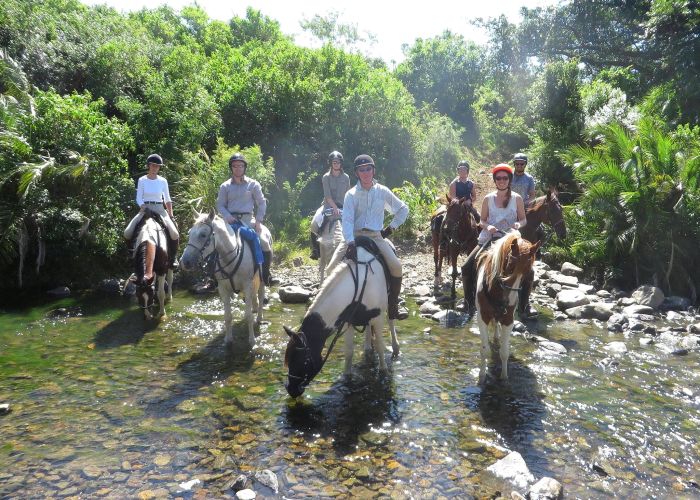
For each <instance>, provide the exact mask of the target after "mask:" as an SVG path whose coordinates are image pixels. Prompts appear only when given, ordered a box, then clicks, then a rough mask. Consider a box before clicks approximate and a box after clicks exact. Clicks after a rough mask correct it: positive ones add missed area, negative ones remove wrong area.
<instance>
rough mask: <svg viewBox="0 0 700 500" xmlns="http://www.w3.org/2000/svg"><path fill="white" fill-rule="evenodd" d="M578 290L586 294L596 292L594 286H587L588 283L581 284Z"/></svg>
mask: <svg viewBox="0 0 700 500" xmlns="http://www.w3.org/2000/svg"><path fill="white" fill-rule="evenodd" d="M578 289H579V290H581V291H582V292H583V293H585V294H589V293H593V292H594V291H595V287H594V286H593V285H587V284H586V283H579V284H578ZM596 298H597V296H596Z"/></svg>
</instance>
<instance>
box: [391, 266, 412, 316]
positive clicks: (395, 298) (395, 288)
mask: <svg viewBox="0 0 700 500" xmlns="http://www.w3.org/2000/svg"><path fill="white" fill-rule="evenodd" d="M401 279H402V278H401V276H399V277H398V278H396V277H394V276H392V277H391V278H390V282H389V311H388V313H389V319H406V318H408V311H407V310H406V309H404V308H401V309H399V294H400V293H401Z"/></svg>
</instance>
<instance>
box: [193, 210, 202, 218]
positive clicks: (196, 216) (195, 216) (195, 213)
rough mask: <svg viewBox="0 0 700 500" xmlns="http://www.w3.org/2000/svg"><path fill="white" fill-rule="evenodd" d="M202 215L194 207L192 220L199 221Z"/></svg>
mask: <svg viewBox="0 0 700 500" xmlns="http://www.w3.org/2000/svg"><path fill="white" fill-rule="evenodd" d="M200 215H202V214H201V213H199V212H197V209H196V208H194V207H192V218H193V219H194V220H197V219H199V216H200Z"/></svg>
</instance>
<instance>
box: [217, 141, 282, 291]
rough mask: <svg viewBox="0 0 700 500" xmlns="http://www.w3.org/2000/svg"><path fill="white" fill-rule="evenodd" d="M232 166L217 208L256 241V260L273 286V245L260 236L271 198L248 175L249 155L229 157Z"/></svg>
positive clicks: (263, 275)
mask: <svg viewBox="0 0 700 500" xmlns="http://www.w3.org/2000/svg"><path fill="white" fill-rule="evenodd" d="M228 166H229V169H230V170H231V178H230V179H227V180H226V181H224V182H223V183H222V184H221V186H220V187H219V195H218V196H217V198H216V208H217V209H218V210H219V213H221V215H222V217H223V218H224V220H225V221H226V222H227V223H228V224H230V225H231V227H232V228H233V229H238V230H239V234H240V235H241V236H242V237H243V238H244V239H246V240H248V241H250V242H251V243H252V245H253V253H254V254H255V255H254V256H255V264H256V265H258V266H260V267H261V275H262V280H263V282H264V283H265V284H266V285H268V286H270V284H271V283H272V277H271V275H270V264H271V260H272V248H270V243H269V242H267V241H264V240H261V239H260V237H259V234H260V231H261V224H262V221H263V219H264V218H265V212H266V211H267V200H265V195H263V192H262V187H261V186H260V183H259V182H258V181H256V180H254V179H251V178H250V177H246V175H245V171H246V169H247V168H248V162H247V161H246V159H245V156H243V155H242V154H241V153H235V154H234V155H233V156H231V158H229V160H228ZM253 211H255V217H253ZM263 246H264V248H263Z"/></svg>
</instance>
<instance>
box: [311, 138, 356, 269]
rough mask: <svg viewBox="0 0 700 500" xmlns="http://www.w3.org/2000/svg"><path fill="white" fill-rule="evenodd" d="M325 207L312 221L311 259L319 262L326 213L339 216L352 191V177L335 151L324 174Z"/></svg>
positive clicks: (320, 208)
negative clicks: (321, 235)
mask: <svg viewBox="0 0 700 500" xmlns="http://www.w3.org/2000/svg"><path fill="white" fill-rule="evenodd" d="M321 183H322V184H323V205H321V206H320V207H319V208H318V210H316V213H315V214H314V217H313V219H312V220H311V258H312V259H313V260H318V258H319V257H320V256H321V249H320V248H319V243H318V233H319V231H320V230H321V226H322V225H323V218H324V212H325V211H326V210H328V209H330V210H332V211H333V213H332V215H334V216H336V217H337V216H339V215H340V210H341V209H342V208H343V200H344V199H345V193H347V191H348V189H350V177H349V176H348V174H346V173H345V172H343V155H342V154H340V153H339V152H338V151H333V152H331V153H330V154H329V155H328V172H326V173H325V174H323V178H322V179H321Z"/></svg>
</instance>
